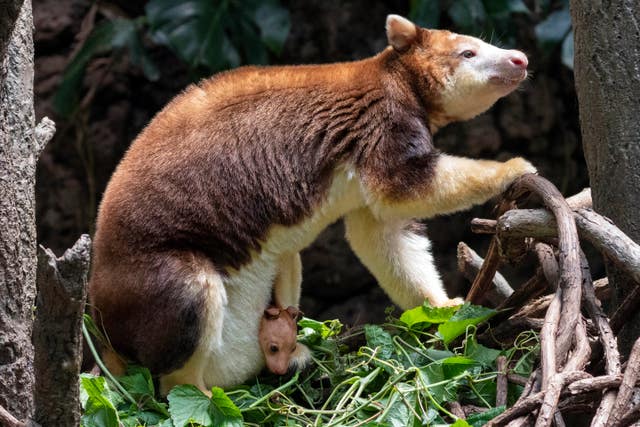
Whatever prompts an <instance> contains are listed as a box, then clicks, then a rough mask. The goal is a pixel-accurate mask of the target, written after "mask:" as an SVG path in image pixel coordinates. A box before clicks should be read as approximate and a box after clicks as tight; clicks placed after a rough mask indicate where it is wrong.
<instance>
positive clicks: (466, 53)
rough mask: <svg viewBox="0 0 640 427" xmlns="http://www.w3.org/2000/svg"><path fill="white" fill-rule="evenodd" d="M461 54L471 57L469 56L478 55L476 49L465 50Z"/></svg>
mask: <svg viewBox="0 0 640 427" xmlns="http://www.w3.org/2000/svg"><path fill="white" fill-rule="evenodd" d="M460 55H462V56H464V57H465V58H467V59H469V58H473V57H474V56H476V53H475V52H474V51H472V50H465V51H464V52H462V53H461V54H460Z"/></svg>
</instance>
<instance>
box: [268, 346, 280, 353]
mask: <svg viewBox="0 0 640 427" xmlns="http://www.w3.org/2000/svg"><path fill="white" fill-rule="evenodd" d="M278 350H279V349H278V346H277V345H275V344H271V346H270V347H269V351H270V352H271V353H277V352H278Z"/></svg>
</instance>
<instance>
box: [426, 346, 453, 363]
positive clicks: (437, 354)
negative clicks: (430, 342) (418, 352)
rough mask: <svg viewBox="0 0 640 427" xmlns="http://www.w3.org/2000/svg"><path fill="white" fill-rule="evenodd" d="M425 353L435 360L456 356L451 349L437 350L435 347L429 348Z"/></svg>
mask: <svg viewBox="0 0 640 427" xmlns="http://www.w3.org/2000/svg"><path fill="white" fill-rule="evenodd" d="M425 353H426V354H427V356H428V357H429V358H430V359H431V360H433V361H437V360H442V359H446V358H447V357H453V356H454V354H453V353H452V352H450V351H449V350H437V349H434V348H428V349H427V351H425Z"/></svg>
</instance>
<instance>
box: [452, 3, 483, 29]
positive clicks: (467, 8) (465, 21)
mask: <svg viewBox="0 0 640 427" xmlns="http://www.w3.org/2000/svg"><path fill="white" fill-rule="evenodd" d="M448 12H449V16H450V17H451V19H452V20H453V23H454V24H455V25H456V27H458V28H459V29H460V31H461V32H463V33H471V34H477V33H479V32H480V31H481V30H482V27H483V25H484V22H485V21H486V19H487V14H486V11H485V9H484V5H483V4H482V1H481V0H457V1H454V2H452V4H451V6H450V7H449V10H448Z"/></svg>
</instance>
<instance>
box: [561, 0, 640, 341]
mask: <svg viewBox="0 0 640 427" xmlns="http://www.w3.org/2000/svg"><path fill="white" fill-rule="evenodd" d="M604 3H606V5H605V4H604ZM571 15H572V18H573V27H574V32H575V61H574V63H575V66H574V72H575V81H576V90H577V94H578V101H579V106H580V125H581V128H582V141H583V146H584V153H585V158H586V160H587V166H588V168H589V178H590V181H591V189H592V192H593V206H594V209H595V210H596V211H598V212H600V213H601V214H603V215H605V216H607V217H609V218H611V219H612V220H613V222H614V223H615V224H616V225H617V226H618V227H619V228H620V229H621V230H622V231H623V232H625V233H626V234H627V235H628V236H629V237H631V238H632V239H633V240H635V241H636V242H640V216H639V213H640V102H638V100H639V99H640V68H639V67H638V64H640V49H639V47H640V7H638V2H637V0H613V1H608V2H602V1H593V0H571ZM608 275H609V279H610V282H611V283H612V286H613V289H614V290H615V292H614V293H615V296H616V297H617V300H618V301H621V300H622V297H623V296H624V295H625V294H627V293H629V288H630V287H632V286H636V285H635V284H633V283H631V282H630V281H629V280H625V279H624V278H623V276H622V275H621V274H620V273H619V272H617V271H616V270H615V269H614V268H613V267H612V266H610V268H609V269H608ZM615 301H616V298H614V306H615ZM627 325H628V327H627V328H626V331H625V332H624V333H623V334H622V336H621V337H620V338H621V342H620V343H621V346H622V348H623V350H625V349H626V352H628V350H629V349H630V348H631V346H632V345H633V342H634V337H637V336H638V335H640V315H636V316H635V318H634V319H630V320H629V321H628V322H627Z"/></svg>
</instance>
